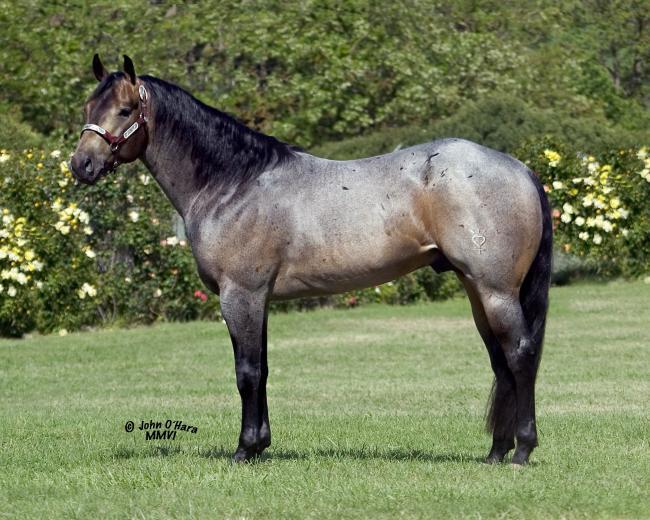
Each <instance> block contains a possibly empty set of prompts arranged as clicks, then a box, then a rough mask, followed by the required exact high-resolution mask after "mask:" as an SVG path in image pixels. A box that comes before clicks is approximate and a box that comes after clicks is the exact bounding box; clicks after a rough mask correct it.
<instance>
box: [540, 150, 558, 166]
mask: <svg viewBox="0 0 650 520" xmlns="http://www.w3.org/2000/svg"><path fill="white" fill-rule="evenodd" d="M544 156H545V157H546V159H547V160H548V165H549V166H550V167H551V168H554V167H555V166H557V165H558V164H559V163H560V160H561V159H562V156H561V155H560V154H559V153H557V152H556V151H555V150H549V149H546V150H544Z"/></svg>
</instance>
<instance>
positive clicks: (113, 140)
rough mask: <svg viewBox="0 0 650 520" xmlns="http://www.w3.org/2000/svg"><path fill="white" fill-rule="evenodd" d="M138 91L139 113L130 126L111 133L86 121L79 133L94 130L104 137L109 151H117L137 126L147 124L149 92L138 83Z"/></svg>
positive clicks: (135, 130)
mask: <svg viewBox="0 0 650 520" xmlns="http://www.w3.org/2000/svg"><path fill="white" fill-rule="evenodd" d="M138 93H139V95H140V115H139V116H138V119H137V120H136V121H135V123H133V124H132V125H131V126H130V127H128V128H127V129H126V130H125V131H124V132H123V133H122V134H121V135H113V134H111V133H110V132H109V131H108V130H106V129H105V128H102V127H101V126H99V125H95V124H93V123H88V124H86V125H84V126H83V128H82V129H81V134H82V135H83V133H84V132H95V133H96V134H97V135H98V136H99V137H101V138H102V139H104V141H106V142H107V143H108V145H109V146H110V147H111V152H113V153H117V151H118V150H119V149H120V146H122V145H123V144H124V143H125V142H126V141H127V139H128V138H129V137H131V136H132V135H133V134H134V133H136V132H137V131H138V129H139V128H144V127H145V126H146V125H147V121H148V120H149V119H148V111H147V101H148V100H149V94H147V89H146V88H145V87H144V85H140V87H139V88H138Z"/></svg>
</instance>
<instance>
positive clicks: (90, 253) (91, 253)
mask: <svg viewBox="0 0 650 520" xmlns="http://www.w3.org/2000/svg"><path fill="white" fill-rule="evenodd" d="M85 253H86V256H87V257H88V258H95V257H96V256H97V255H96V254H95V252H94V251H93V250H92V249H90V248H88V249H86V251H85Z"/></svg>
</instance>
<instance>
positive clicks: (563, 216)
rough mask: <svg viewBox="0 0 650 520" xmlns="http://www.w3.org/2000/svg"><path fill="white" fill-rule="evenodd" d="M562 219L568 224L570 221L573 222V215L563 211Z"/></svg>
mask: <svg viewBox="0 0 650 520" xmlns="http://www.w3.org/2000/svg"><path fill="white" fill-rule="evenodd" d="M560 220H561V221H562V222H564V223H565V224H568V223H569V222H571V215H569V214H568V213H562V216H561V217H560Z"/></svg>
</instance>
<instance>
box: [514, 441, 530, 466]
mask: <svg viewBox="0 0 650 520" xmlns="http://www.w3.org/2000/svg"><path fill="white" fill-rule="evenodd" d="M531 451H533V449H532V448H529V447H528V446H517V449H516V450H515V454H514V455H513V456H512V464H515V465H517V466H524V465H526V464H528V457H529V456H530V452H531Z"/></svg>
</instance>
